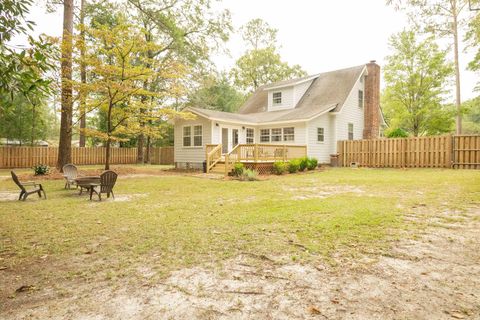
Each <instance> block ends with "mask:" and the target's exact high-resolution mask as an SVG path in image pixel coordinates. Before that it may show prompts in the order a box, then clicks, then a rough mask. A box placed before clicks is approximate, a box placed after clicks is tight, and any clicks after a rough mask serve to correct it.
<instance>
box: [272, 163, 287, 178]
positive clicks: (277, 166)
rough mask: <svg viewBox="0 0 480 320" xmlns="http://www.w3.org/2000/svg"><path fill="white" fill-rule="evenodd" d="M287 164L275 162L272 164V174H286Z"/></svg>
mask: <svg viewBox="0 0 480 320" xmlns="http://www.w3.org/2000/svg"><path fill="white" fill-rule="evenodd" d="M287 167H288V165H287V163H286V162H283V161H275V162H274V163H273V173H275V174H278V175H281V174H284V173H285V172H287Z"/></svg>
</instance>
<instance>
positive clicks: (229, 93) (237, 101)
mask: <svg viewBox="0 0 480 320" xmlns="http://www.w3.org/2000/svg"><path fill="white" fill-rule="evenodd" d="M244 102H245V96H244V95H243V94H242V93H240V92H238V91H237V90H236V89H235V87H233V86H232V85H231V84H230V83H229V81H228V79H227V77H226V75H224V74H223V75H221V76H216V75H212V76H210V77H207V78H206V79H205V80H204V81H203V83H202V84H201V86H200V87H199V88H198V89H197V90H196V91H194V92H193V93H192V94H190V95H189V97H188V103H187V104H188V105H189V106H193V107H199V108H204V109H213V110H219V111H225V112H235V111H237V110H238V108H240V106H241V105H242V104H243V103H244Z"/></svg>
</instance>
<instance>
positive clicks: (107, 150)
mask: <svg viewBox="0 0 480 320" xmlns="http://www.w3.org/2000/svg"><path fill="white" fill-rule="evenodd" d="M105 170H110V137H108V139H107V143H106V145H105Z"/></svg>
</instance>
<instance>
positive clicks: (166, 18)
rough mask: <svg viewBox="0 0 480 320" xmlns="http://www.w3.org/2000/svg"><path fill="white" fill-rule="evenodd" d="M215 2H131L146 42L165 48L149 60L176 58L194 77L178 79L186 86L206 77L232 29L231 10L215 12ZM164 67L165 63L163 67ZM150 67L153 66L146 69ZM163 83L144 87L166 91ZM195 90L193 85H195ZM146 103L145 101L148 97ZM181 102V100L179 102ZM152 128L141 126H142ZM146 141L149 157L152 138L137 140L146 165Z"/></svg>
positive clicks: (157, 82)
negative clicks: (212, 58) (200, 76)
mask: <svg viewBox="0 0 480 320" xmlns="http://www.w3.org/2000/svg"><path fill="white" fill-rule="evenodd" d="M212 2H213V1H211V0H202V1H197V0H142V1H139V0H128V1H127V3H128V4H129V7H130V8H131V10H132V12H133V17H132V21H140V22H141V25H142V30H143V32H144V36H145V39H146V41H149V42H153V43H155V44H161V46H160V47H159V48H158V50H157V51H150V52H147V55H148V56H149V58H151V59H153V60H156V61H158V62H161V61H162V60H164V59H169V57H170V56H175V57H176V59H178V60H179V61H181V62H182V64H184V65H185V66H186V67H187V68H188V69H189V74H190V76H189V77H188V78H187V77H185V78H184V79H178V81H179V82H182V83H183V85H186V84H187V83H186V82H190V85H191V82H195V81H196V79H195V77H194V76H191V75H193V74H198V73H202V71H201V70H203V69H204V68H206V65H208V64H209V63H210V54H211V52H213V51H215V50H217V49H218V48H219V47H220V46H221V45H222V44H223V43H224V42H225V41H226V40H227V39H228V36H229V33H230V31H231V29H232V27H231V21H230V20H231V19H230V13H229V12H228V10H224V11H218V10H212ZM160 65H161V63H160ZM146 67H149V66H146ZM163 85H164V84H163V83H162V81H161V79H156V81H155V82H151V83H147V82H146V83H144V88H145V89H147V90H149V91H156V90H162V87H163ZM191 86H193V85H191ZM144 99H145V97H144ZM176 100H178V98H177V99H176ZM147 125H152V124H148V123H143V122H142V123H141V126H147ZM145 138H146V140H147V157H148V150H149V148H148V147H149V141H150V138H151V137H150V136H148V135H147V136H145V135H143V134H140V135H139V136H138V137H137V142H138V143H137V148H138V152H137V154H138V159H137V161H138V162H139V163H143V162H144V160H145V157H144V152H143V150H144V145H145Z"/></svg>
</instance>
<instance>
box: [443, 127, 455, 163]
mask: <svg viewBox="0 0 480 320" xmlns="http://www.w3.org/2000/svg"><path fill="white" fill-rule="evenodd" d="M445 152H446V155H445V167H447V168H453V169H455V165H454V163H455V136H454V135H451V134H450V135H448V136H447V141H446V142H445Z"/></svg>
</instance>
